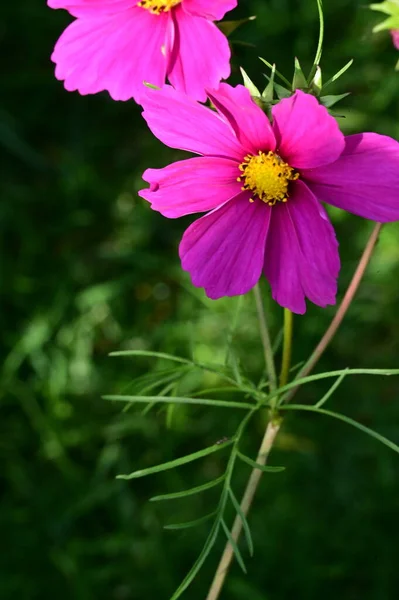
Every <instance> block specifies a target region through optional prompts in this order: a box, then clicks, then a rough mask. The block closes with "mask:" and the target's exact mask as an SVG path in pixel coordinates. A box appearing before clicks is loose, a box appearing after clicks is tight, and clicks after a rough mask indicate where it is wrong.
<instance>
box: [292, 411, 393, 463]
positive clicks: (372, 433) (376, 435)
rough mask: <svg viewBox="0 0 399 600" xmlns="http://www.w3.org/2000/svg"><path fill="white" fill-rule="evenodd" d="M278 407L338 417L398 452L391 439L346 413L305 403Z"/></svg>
mask: <svg viewBox="0 0 399 600" xmlns="http://www.w3.org/2000/svg"><path fill="white" fill-rule="evenodd" d="M280 409H281V410H303V411H307V412H314V413H319V414H320V415H326V416H328V417H333V418H334V419H338V421H343V422H344V423H347V424H348V425H352V427H355V428H356V429H359V430H360V431H363V433H367V435H369V436H370V437H372V438H374V439H376V440H378V441H379V442H381V444H384V446H387V447H388V448H390V449H391V450H393V451H394V452H396V453H398V454H399V446H397V445H396V444H394V443H393V442H391V440H388V438H386V437H384V436H383V435H380V434H379V433H377V432H376V431H373V430H372V429H370V428H369V427H366V426H365V425H362V424H361V423H358V422H357V421H354V420H353V419H351V418H350V417H347V416H346V415H341V414H339V413H335V412H332V411H330V410H325V409H324V408H317V407H316V406H307V405H306V404H287V405H286V406H281V407H280Z"/></svg>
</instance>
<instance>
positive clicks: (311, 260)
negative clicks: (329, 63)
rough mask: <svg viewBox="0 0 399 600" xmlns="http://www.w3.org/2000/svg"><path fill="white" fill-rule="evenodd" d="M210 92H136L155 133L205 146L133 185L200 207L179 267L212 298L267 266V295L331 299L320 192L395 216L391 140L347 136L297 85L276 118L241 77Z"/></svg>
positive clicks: (327, 232)
mask: <svg viewBox="0 0 399 600" xmlns="http://www.w3.org/2000/svg"><path fill="white" fill-rule="evenodd" d="M208 96H209V98H210V100H211V101H212V103H213V105H214V106H215V107H216V111H213V110H211V109H209V108H207V107H205V106H203V105H201V104H199V103H198V102H195V101H193V100H190V99H189V98H187V97H185V96H184V95H183V94H181V93H179V92H177V91H175V90H173V89H172V88H171V87H170V86H165V87H164V88H163V89H162V90H160V91H157V90H147V91H146V95H145V97H144V98H143V106H144V113H143V116H144V118H145V119H146V121H147V123H148V125H149V127H150V129H151V130H152V132H153V133H154V134H155V135H156V136H157V137H158V138H159V139H160V140H161V141H162V142H164V143H165V144H167V145H168V146H170V147H172V148H180V149H183V150H187V151H189V152H194V153H196V154H199V155H201V156H199V157H195V158H189V159H187V160H182V161H180V162H176V163H174V164H171V165H169V166H168V167H165V168H164V169H147V171H145V173H144V175H143V178H144V179H145V181H147V182H149V183H150V188H147V189H144V190H141V191H140V192H139V194H140V195H141V196H142V197H143V198H145V199H146V200H148V201H149V202H150V203H151V205H152V208H153V209H154V210H157V211H159V212H160V213H161V214H163V215H164V216H166V217H170V218H176V217H180V216H182V215H187V214H191V213H200V212H206V213H207V214H206V215H205V216H203V217H201V218H200V219H198V220H196V221H195V222H194V223H193V224H192V225H191V226H190V227H189V228H188V229H187V230H186V232H185V233H184V235H183V239H182V241H181V243H180V257H181V261H182V266H183V269H185V270H186V271H188V272H189V273H190V275H191V279H192V282H193V284H194V285H196V286H198V287H203V288H205V291H206V293H207V295H208V296H209V297H210V298H214V299H216V298H220V297H222V296H234V295H238V294H245V293H246V292H248V291H249V290H250V289H251V288H252V287H253V286H254V285H255V284H256V283H257V281H258V280H259V278H260V276H261V274H262V273H264V275H265V276H266V278H267V279H268V281H269V283H270V285H271V289H272V294H273V298H274V299H275V300H276V301H277V302H278V303H279V304H281V305H282V306H284V307H286V308H289V309H290V310H291V311H293V312H296V313H301V314H302V313H304V312H305V310H306V304H305V298H308V299H309V300H311V301H312V302H314V303H315V304H317V305H319V306H326V305H328V304H334V303H335V297H336V291H337V277H338V273H339V268H340V261H339V255H338V244H337V241H336V238H335V233H334V229H333V227H332V225H331V223H330V221H329V219H328V216H327V214H326V212H325V210H324V208H323V206H322V204H321V202H320V201H323V202H327V203H329V204H331V205H333V206H336V207H338V208H342V209H344V210H348V211H349V212H352V213H354V214H357V215H360V216H362V217H365V218H369V219H373V220H375V221H379V222H384V221H395V220H398V219H399V191H398V190H399V144H398V142H396V141H395V140H393V139H391V138H389V137H385V136H382V135H377V134H374V133H363V134H360V135H351V136H348V137H346V138H345V137H344V135H343V134H342V133H341V131H340V130H339V128H338V125H337V123H336V121H335V119H333V117H331V116H330V115H329V114H328V112H327V110H326V109H325V108H324V107H323V106H321V105H320V104H319V103H318V101H317V100H316V98H314V97H313V96H311V95H309V94H305V93H304V92H301V91H296V92H295V94H294V95H293V96H291V97H290V98H287V99H285V100H282V101H281V102H279V103H278V104H277V105H275V106H274V107H273V109H272V116H273V120H272V123H270V121H269V119H268V118H267V116H266V115H265V113H264V112H263V111H262V110H261V108H259V106H257V105H256V104H255V103H254V102H253V100H252V99H251V97H250V94H249V92H248V91H247V90H246V89H245V88H244V87H243V86H237V87H235V88H234V87H231V86H229V85H227V84H221V85H220V87H219V89H218V91H216V92H215V91H212V92H209V93H208Z"/></svg>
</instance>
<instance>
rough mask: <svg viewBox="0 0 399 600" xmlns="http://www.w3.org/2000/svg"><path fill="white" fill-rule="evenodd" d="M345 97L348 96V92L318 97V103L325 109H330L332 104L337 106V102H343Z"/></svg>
mask: <svg viewBox="0 0 399 600" xmlns="http://www.w3.org/2000/svg"><path fill="white" fill-rule="evenodd" d="M347 96H350V92H347V93H346V94H337V95H330V96H321V97H320V102H321V104H322V105H323V106H325V107H326V108H331V107H332V106H334V104H337V102H339V101H340V100H343V99H344V98H346V97H347Z"/></svg>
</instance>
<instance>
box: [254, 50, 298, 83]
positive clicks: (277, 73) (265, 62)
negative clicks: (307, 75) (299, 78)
mask: <svg viewBox="0 0 399 600" xmlns="http://www.w3.org/2000/svg"><path fill="white" fill-rule="evenodd" d="M259 60H261V61H262V62H263V63H264V64H265V65H266V66H267V67H269V69H270V70H271V71H273V65H271V64H270V63H269V62H268V61H267V60H266V59H264V58H262V57H261V56H259ZM275 72H276V75H277V76H278V77H280V79H281V81H284V83H285V84H286V85H288V87H289V88H290V87H291V83H290V82H289V81H288V79H287V78H286V77H284V75H282V74H281V73H280V71H277V69H276V68H275Z"/></svg>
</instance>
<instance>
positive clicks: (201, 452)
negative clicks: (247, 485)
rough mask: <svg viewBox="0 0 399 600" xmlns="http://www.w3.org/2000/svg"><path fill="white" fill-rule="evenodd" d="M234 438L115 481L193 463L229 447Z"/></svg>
mask: <svg viewBox="0 0 399 600" xmlns="http://www.w3.org/2000/svg"><path fill="white" fill-rule="evenodd" d="M234 441H235V440H234V438H232V439H230V440H228V441H227V442H224V443H223V444H214V445H213V446H209V447H208V448H204V450H199V451H198V452H193V454H187V456H183V457H182V458H176V459H175V460H170V461H169V462H166V463H162V464H161V465H156V466H155V467H149V468H148V469H141V470H140V471H134V472H133V473H130V474H129V475H117V476H116V478H117V479H126V480H127V479H138V478H139V477H145V476H146V475H152V474H153V473H159V472H160V471H167V470H168V469H174V468H175V467H180V466H181V465H186V464H187V463H190V462H193V461H194V460H198V459H199V458H203V457H204V456H208V455H209V454H213V453H214V452H218V451H219V450H223V449H224V448H226V447H227V446H231V444H232V443H233V442H234Z"/></svg>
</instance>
